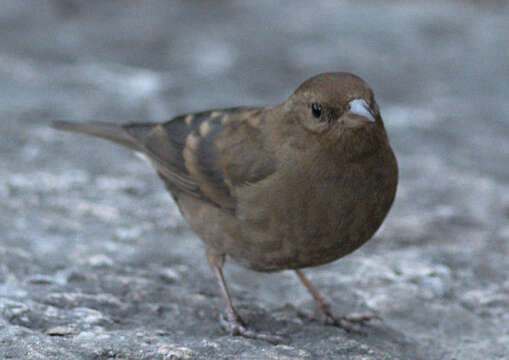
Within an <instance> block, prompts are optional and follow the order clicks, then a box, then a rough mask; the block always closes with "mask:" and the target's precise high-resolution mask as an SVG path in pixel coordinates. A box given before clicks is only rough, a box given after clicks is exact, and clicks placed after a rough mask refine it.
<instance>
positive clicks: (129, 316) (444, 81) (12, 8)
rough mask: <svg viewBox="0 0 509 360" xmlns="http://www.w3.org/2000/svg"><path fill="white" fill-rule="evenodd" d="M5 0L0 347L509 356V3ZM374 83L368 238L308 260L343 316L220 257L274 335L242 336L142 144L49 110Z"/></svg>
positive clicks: (265, 99)
mask: <svg viewBox="0 0 509 360" xmlns="http://www.w3.org/2000/svg"><path fill="white" fill-rule="evenodd" d="M274 4H275V2H273V1H268V0H264V1H256V2H255V1H249V2H248V1H223V2H219V1H214V2H212V1H165V0H159V1H156V0H150V1H134V0H122V1H118V0H109V1H98V0H87V1H85V0H80V1H78V0H65V1H64V0H59V1H57V0H53V1H49V0H48V1H38V0H4V1H0V134H1V140H0V203H1V206H0V359H52V360H64V359H65V360H68V359H94V360H95V359H97V360H98V359H423V360H428V359H462V360H463V359H467V360H469V359H472V360H473V359H509V276H508V275H509V221H508V220H509V141H508V139H509V117H508V113H509V100H508V97H507V95H508V94H509V85H508V84H509V66H508V64H509V47H508V45H507V30H508V25H507V24H508V21H509V20H508V19H509V9H508V6H507V3H506V2H502V1H487V2H486V1H483V2H481V1H449V2H444V1H436V2H435V1H428V2H417V1H415V2H412V1H384V2H381V1H357V2H353V1H352V2H339V1H306V0H297V1H294V0H292V1H279V2H277V6H274ZM341 70H343V71H351V72H354V73H357V74H359V75H361V76H362V77H363V78H365V79H366V80H367V81H368V82H369V83H370V84H371V85H372V86H373V88H374V89H375V92H376V94H377V96H378V101H379V103H380V107H381V109H382V114H383V116H384V119H385V123H386V127H387V129H388V132H389V135H390V137H391V140H392V144H393V146H394V148H395V151H396V153H397V156H398V158H399V164H400V170H401V177H400V186H399V189H398V194H397V198H396V202H395V205H394V207H393V209H392V211H391V213H390V215H389V217H388V218H387V220H386V222H385V224H384V226H383V227H382V229H381V230H380V231H379V232H378V233H377V235H376V236H375V238H374V239H372V240H371V241H370V242H369V243H368V244H367V245H365V246H364V247H363V248H361V249H360V250H359V251H357V252H355V253H354V254H352V255H350V256H348V257H347V258H344V259H342V260H340V261H338V262H335V263H332V264H330V265H327V266H322V267H319V268H315V269H309V270H307V271H306V273H307V274H308V275H309V277H310V278H311V280H312V281H313V282H314V283H315V285H316V286H317V287H318V288H320V289H321V290H322V291H323V292H324V293H326V294H328V296H329V298H330V299H331V300H332V302H333V303H334V304H335V310H336V311H338V312H373V313H376V314H378V315H379V316H380V317H382V318H383V321H374V322H372V323H371V324H370V325H369V326H366V327H365V331H366V332H367V335H365V336H362V335H355V334H349V333H346V332H344V331H343V330H341V329H338V328H334V327H331V326H323V325H321V324H320V323H318V322H315V321H311V320H309V319H307V318H303V317H300V316H298V314H297V311H296V309H295V308H294V307H293V306H292V304H293V305H296V306H299V307H302V308H304V309H306V310H312V308H313V303H312V301H311V299H310V297H309V295H308V294H307V293H306V291H305V289H304V288H303V287H302V286H301V285H300V284H299V283H298V280H297V279H296V278H295V276H294V274H292V273H291V272H282V273H276V274H258V273H254V272H251V271H249V270H245V269H243V268H241V267H239V266H237V265H235V264H234V263H232V262H230V263H228V265H227V266H226V268H225V273H226V277H227V279H228V280H229V283H230V286H231V291H232V295H233V297H234V302H235V304H236V305H237V306H238V309H239V311H240V313H241V315H242V316H243V317H244V318H245V319H246V320H247V322H248V323H249V325H250V326H252V327H254V328H256V329H259V330H262V331H273V332H278V333H281V334H283V336H285V338H286V339H287V342H286V343H285V344H282V345H277V346H273V345H270V344H267V343H264V342H260V341H255V340H249V339H244V338H232V337H230V336H228V335H227V334H226V333H225V332H224V331H223V330H222V328H221V327H220V325H219V323H218V321H217V319H218V315H219V312H220V311H222V309H223V304H222V300H221V297H220V295H219V292H218V289H217V288H216V285H215V283H214V281H213V277H212V275H211V274H210V273H209V270H208V266H207V263H206V260H205V258H204V256H203V255H204V254H203V253H204V247H203V245H202V243H201V242H200V240H199V239H197V238H196V236H194V235H193V234H192V233H191V232H190V231H189V229H188V227H187V225H186V224H185V223H184V222H183V220H182V218H181V216H180V215H179V213H178V210H177V209H176V207H175V205H174V204H173V202H172V200H171V198H170V197H169V196H168V195H167V193H166V192H165V190H164V188H163V186H162V185H161V184H160V182H159V181H158V179H157V178H156V176H155V175H154V173H153V170H152V169H151V168H150V167H149V166H147V165H146V164H145V163H144V162H142V161H140V160H138V158H136V157H135V156H134V155H133V154H132V153H131V152H129V151H128V150H126V149H122V148H120V147H117V146H115V145H112V144H109V143H106V142H103V141H100V140H96V139H92V138H87V137H80V136H76V135H71V134H65V133H59V132H56V131H54V130H52V129H50V128H49V127H48V124H49V122H50V121H51V120H54V119H56V120H71V121H85V120H103V121H111V122H128V121H163V120H166V119H168V118H170V117H172V116H175V115H177V114H180V113H185V112H189V111H197V110H204V109H208V108H212V107H227V106H236V105H260V104H271V103H277V102H280V101H283V100H284V99H285V98H286V97H287V96H289V95H290V93H291V92H292V91H293V90H294V88H295V87H296V86H297V85H298V84H299V83H300V82H301V81H302V80H304V79H306V78H307V77H309V76H310V75H313V74H316V73H319V72H325V71H341Z"/></svg>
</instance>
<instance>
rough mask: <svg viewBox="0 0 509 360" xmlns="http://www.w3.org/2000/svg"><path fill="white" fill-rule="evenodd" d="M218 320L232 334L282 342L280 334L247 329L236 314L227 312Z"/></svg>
mask: <svg viewBox="0 0 509 360" xmlns="http://www.w3.org/2000/svg"><path fill="white" fill-rule="evenodd" d="M219 320H220V322H221V325H222V326H223V327H224V328H225V329H226V330H228V331H229V332H230V334H231V335H232V336H243V337H245V338H249V339H256V340H263V341H266V342H268V343H270V344H274V345H276V344H279V343H282V342H284V339H283V338H282V337H281V336H277V335H271V334H265V333H261V332H257V331H254V330H251V329H249V328H248V327H246V325H245V324H244V321H242V319H241V318H240V316H238V315H237V314H232V315H230V314H228V315H227V316H224V315H223V314H221V317H220V318H219Z"/></svg>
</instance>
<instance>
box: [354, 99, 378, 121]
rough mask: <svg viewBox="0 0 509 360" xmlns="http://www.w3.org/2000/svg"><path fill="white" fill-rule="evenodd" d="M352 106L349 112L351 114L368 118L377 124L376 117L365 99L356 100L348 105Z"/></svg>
mask: <svg viewBox="0 0 509 360" xmlns="http://www.w3.org/2000/svg"><path fill="white" fill-rule="evenodd" d="M348 104H349V105H350V110H349V111H348V112H349V113H350V114H355V115H359V116H362V117H364V118H366V119H367V120H369V121H371V122H375V116H374V114H373V111H372V110H371V108H370V107H369V105H368V104H367V103H366V100H364V99H355V100H352V101H350V102H349V103H348Z"/></svg>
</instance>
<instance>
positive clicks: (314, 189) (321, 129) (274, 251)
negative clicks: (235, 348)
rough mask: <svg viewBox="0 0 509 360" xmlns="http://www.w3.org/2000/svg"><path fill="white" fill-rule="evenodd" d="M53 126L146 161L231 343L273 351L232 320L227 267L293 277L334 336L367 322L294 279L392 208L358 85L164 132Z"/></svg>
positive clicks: (353, 80)
mask: <svg viewBox="0 0 509 360" xmlns="http://www.w3.org/2000/svg"><path fill="white" fill-rule="evenodd" d="M52 126H53V127H54V128H56V129H60V130H66V131H71V132H77V133H83V134H87V135H92V136H96V137H99V138H103V139H107V140H110V141H113V142H115V143H117V144H120V145H123V146H126V147H128V148H130V149H132V150H134V151H135V152H137V153H141V154H142V155H144V156H145V157H147V158H148V159H149V160H150V162H151V164H152V165H153V167H154V168H155V170H156V172H157V175H158V176H159V178H160V179H161V180H162V182H163V183H164V185H165V187H166V189H167V190H168V191H169V193H170V194H171V196H172V197H173V199H174V201H175V203H176V204H177V206H178V208H179V210H180V212H181V214H182V216H183V217H184V219H185V220H186V221H187V223H188V224H189V226H190V228H191V230H192V231H193V232H194V233H195V234H197V235H198V237H199V238H201V240H202V241H203V242H204V243H205V245H206V251H205V255H206V259H207V261H208V264H209V266H210V269H211V271H212V274H213V276H214V277H215V280H216V281H217V284H218V286H219V289H220V293H221V295H222V298H223V300H224V303H225V313H224V314H223V315H221V316H220V321H221V324H222V325H223V326H224V327H225V328H226V329H227V330H228V331H229V332H230V334H231V335H233V336H244V337H248V338H254V339H261V340H265V341H268V342H271V343H278V342H279V341H280V340H281V337H280V336H279V335H273V334H270V333H265V332H257V331H255V330H252V329H251V328H250V327H248V326H247V325H246V323H245V322H244V321H243V319H242V318H241V317H240V316H239V314H238V312H237V311H236V309H235V307H234V306H233V303H232V299H231V296H230V292H229V289H228V286H227V284H226V281H225V278H224V275H223V270H222V268H223V265H224V263H225V259H226V257H229V258H232V259H233V260H235V261H236V262H237V263H239V264H240V265H242V266H244V267H247V268H249V269H251V270H254V271H259V272H275V271H282V270H293V271H295V273H296V275H297V277H298V278H299V280H300V281H301V282H302V283H303V285H304V286H305V287H306V288H307V290H308V291H309V292H310V294H311V296H312V297H313V299H314V300H315V303H316V305H317V309H318V310H319V312H320V313H321V314H322V317H325V319H326V320H328V321H329V322H332V323H333V324H334V325H336V326H338V327H341V328H343V329H345V330H348V331H354V330H356V329H358V326H359V325H358V324H363V323H364V322H366V321H369V320H371V319H373V318H374V317H375V316H370V315H361V316H359V315H357V316H355V315H351V316H348V315H338V314H336V313H334V312H333V311H332V310H331V304H330V302H329V301H328V300H326V298H325V297H324V296H323V295H322V294H321V293H320V292H319V291H318V289H316V288H315V287H314V286H313V284H312V283H311V282H310V281H309V279H308V278H307V277H306V276H305V275H304V273H303V271H302V269H303V268H309V267H314V266H318V265H322V264H326V263H329V262H332V261H334V260H337V259H339V258H342V257H344V256H346V255H348V254H350V253H351V252H353V251H354V250H356V249H357V248H359V247H360V246H361V245H363V244H364V243H365V242H366V241H368V240H369V239H370V238H371V237H372V236H373V235H374V233H375V232H376V231H377V229H378V228H379V227H380V225H381V224H382V222H383V221H384V219H385V218H386V215H387V214H388V212H389V210H390V208H391V206H392V204H393V201H394V198H395V194H396V189H397V184H398V164H397V160H396V157H395V155H394V152H393V150H392V148H391V146H390V143H389V138H388V135H387V132H386V129H385V126H384V122H383V120H382V116H381V114H380V110H379V106H378V104H377V102H376V101H375V97H374V93H373V90H372V88H371V87H370V86H369V85H368V84H367V83H366V82H365V81H364V80H363V79H362V78H360V77H358V76H356V75H354V74H351V73H346V72H328V73H321V74H318V75H315V76H313V77H311V78H309V79H307V80H305V81H304V82H303V83H302V84H301V85H300V86H298V87H297V89H296V90H295V91H294V93H293V94H292V95H291V96H290V97H289V98H288V99H287V100H286V101H284V102H283V103H281V104H278V105H271V106H259V107H246V106H243V107H235V108H228V109H214V110H208V111H201V112H196V113H190V114H184V115H180V116H176V117H174V118H172V119H171V120H169V121H167V122H163V123H156V122H143V123H127V124H123V125H118V124H111V123H105V122H86V123H73V122H66V121H55V122H53V123H52Z"/></svg>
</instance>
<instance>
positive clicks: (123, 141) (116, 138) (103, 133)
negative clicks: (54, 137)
mask: <svg viewBox="0 0 509 360" xmlns="http://www.w3.org/2000/svg"><path fill="white" fill-rule="evenodd" d="M51 126H52V127H54V128H55V129H59V130H65V131H71V132H76V133H82V134H87V135H91V136H97V137H99V138H102V139H106V140H110V141H113V142H115V143H117V144H120V145H123V146H126V147H128V148H130V149H133V150H136V151H139V150H140V142H139V139H136V137H133V136H132V135H131V134H130V133H129V132H128V131H126V129H125V128H124V126H122V125H116V124H109V123H103V122H87V123H72V122H68V121H53V122H52V123H51Z"/></svg>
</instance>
